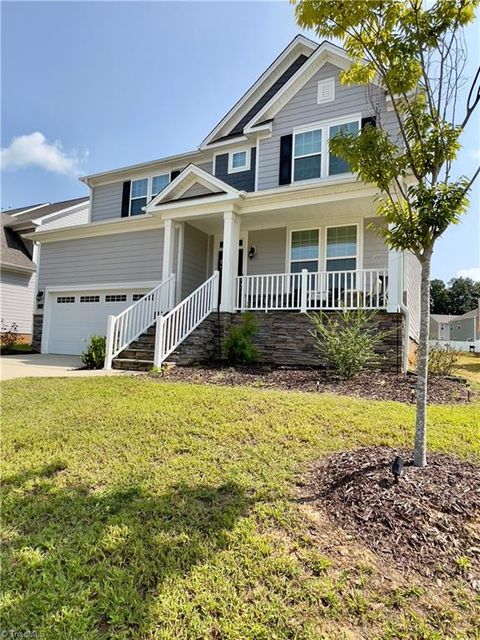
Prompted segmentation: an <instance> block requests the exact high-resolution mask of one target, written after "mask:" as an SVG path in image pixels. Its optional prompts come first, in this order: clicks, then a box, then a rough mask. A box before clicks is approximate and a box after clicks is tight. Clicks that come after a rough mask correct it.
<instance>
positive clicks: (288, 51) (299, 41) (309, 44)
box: [200, 35, 318, 149]
mask: <svg viewBox="0 0 480 640" xmlns="http://www.w3.org/2000/svg"><path fill="white" fill-rule="evenodd" d="M317 47H318V43H317V42H314V41H313V40H310V39H309V38H306V37H305V36H303V35H297V36H295V38H294V39H293V40H292V41H291V42H290V44H288V45H287V47H286V48H285V49H284V50H283V51H282V53H281V54H280V55H279V56H278V57H277V58H276V59H275V60H274V61H273V62H272V64H271V65H270V66H269V67H267V69H266V70H265V71H264V72H263V73H262V75H261V76H260V77H259V78H258V80H257V81H256V82H255V83H254V84H253V85H252V86H251V87H250V89H248V90H247V92H246V93H244V95H243V96H242V97H241V98H240V100H238V102H236V103H235V104H234V105H233V107H232V108H231V109H230V111H228V113H227V114H226V115H225V116H224V117H223V118H222V120H220V122H219V123H218V124H217V126H216V127H215V128H214V129H213V130H212V131H211V132H210V133H209V134H208V136H207V137H206V138H205V139H204V140H202V142H201V144H200V149H202V148H203V147H205V146H206V145H208V143H209V142H210V141H211V140H213V139H214V138H215V137H216V136H217V135H218V134H219V132H220V131H221V130H222V128H223V127H225V126H226V125H227V124H229V125H230V126H231V127H234V126H235V124H236V122H235V118H236V120H237V122H238V121H240V120H241V118H242V117H243V115H245V113H247V112H248V108H249V106H250V105H249V104H247V103H249V102H254V101H255V100H256V99H258V98H259V97H260V95H261V93H262V92H264V90H266V89H265V88H264V86H263V85H265V83H266V81H267V80H268V79H270V78H272V83H271V84H273V83H274V82H275V81H276V80H277V78H276V77H273V76H275V75H278V77H280V75H281V74H282V73H283V71H284V70H285V69H283V68H282V66H283V65H285V62H286V60H287V59H288V58H290V57H292V53H294V52H295V50H296V49H298V51H297V54H298V55H301V53H302V52H303V53H304V54H305V53H308V52H310V54H312V55H313V53H312V52H313V51H315V50H316V49H317ZM287 66H288V65H286V67H287ZM275 72H276V73H275ZM257 93H258V94H259V95H255V94H257Z"/></svg>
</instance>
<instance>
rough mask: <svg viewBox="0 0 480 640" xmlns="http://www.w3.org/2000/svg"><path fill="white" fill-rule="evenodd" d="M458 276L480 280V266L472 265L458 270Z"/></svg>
mask: <svg viewBox="0 0 480 640" xmlns="http://www.w3.org/2000/svg"><path fill="white" fill-rule="evenodd" d="M457 277H458V278H471V279H472V280H478V281H480V267H471V268H470V269H459V270H458V271H457Z"/></svg>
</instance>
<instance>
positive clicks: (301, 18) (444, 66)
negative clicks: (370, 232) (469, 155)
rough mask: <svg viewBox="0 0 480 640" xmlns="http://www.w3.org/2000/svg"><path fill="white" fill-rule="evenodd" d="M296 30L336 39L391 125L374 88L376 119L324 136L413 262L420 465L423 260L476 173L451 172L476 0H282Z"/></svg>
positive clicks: (422, 459)
mask: <svg viewBox="0 0 480 640" xmlns="http://www.w3.org/2000/svg"><path fill="white" fill-rule="evenodd" d="M292 2H293V3H294V4H295V5H296V18H297V22H298V24H299V25H300V26H301V27H304V28H307V29H313V30H314V31H315V32H316V33H317V34H318V35H319V36H321V37H323V38H335V39H338V40H340V41H341V43H342V45H343V47H344V48H345V50H346V52H347V53H348V55H349V56H350V58H351V60H352V65H351V66H350V68H349V69H347V70H344V71H342V72H341V75H340V80H341V82H342V83H344V84H347V85H348V84H356V85H358V84H361V85H365V86H366V88H367V90H368V88H370V87H372V86H376V87H377V88H378V87H379V88H380V89H381V92H384V94H385V95H386V98H387V100H388V101H389V103H390V104H391V107H392V109H393V115H394V118H395V124H396V127H395V130H396V133H395V134H393V133H392V132H391V131H390V129H389V130H387V129H386V128H384V127H383V126H382V121H381V117H382V109H381V108H380V107H381V105H380V101H379V94H378V92H377V94H376V96H377V98H376V100H375V101H374V100H372V109H373V110H374V113H375V115H376V118H377V120H376V125H377V126H366V127H364V128H363V129H362V131H360V132H359V134H358V135H353V134H349V133H347V132H341V133H339V134H338V135H337V136H335V138H333V139H332V140H331V141H330V148H331V150H332V152H333V153H334V154H335V155H339V156H341V157H343V158H344V159H345V160H347V161H348V162H349V164H350V167H351V169H352V170H353V171H354V172H356V173H357V174H358V177H359V179H361V180H363V181H365V182H368V183H373V184H375V185H376V186H377V187H378V189H379V191H380V194H381V195H380V197H379V200H378V210H377V212H378V214H379V215H381V216H382V217H383V219H384V220H385V221H386V223H387V225H386V227H385V231H384V235H385V239H386V242H387V244H388V245H389V247H391V248H392V249H395V250H399V251H407V252H411V253H413V254H414V255H415V256H416V257H417V259H418V260H419V262H420V267H421V288H420V289H421V290H420V306H421V321H420V337H419V346H418V379H417V405H416V409H417V412H416V429H415V445H414V456H413V457H414V464H415V465H416V466H419V467H423V466H425V465H426V435H427V413H426V407H427V376H428V337H429V312H430V311H429V307H430V264H431V257H432V253H433V250H434V246H435V242H436V240H437V239H438V238H439V237H440V236H441V235H442V233H443V232H444V231H445V230H446V229H447V227H448V226H449V225H450V224H456V223H458V221H459V219H460V216H461V214H462V213H463V212H464V211H465V210H466V208H467V206H468V200H467V194H468V191H469V189H470V187H471V185H472V183H473V181H474V180H475V178H476V177H477V176H478V174H479V172H480V167H479V168H477V169H476V171H475V172H474V173H473V174H472V176H470V177H464V176H462V177H455V176H454V175H453V172H452V163H453V161H454V160H455V158H456V157H457V154H458V151H459V149H460V142H459V138H460V136H461V134H462V132H463V131H464V130H465V128H466V127H467V125H468V122H469V120H470V118H471V116H472V113H473V112H474V109H475V108H476V106H477V104H478V102H479V100H480V94H479V89H478V82H479V73H480V70H479V71H477V74H476V76H475V78H474V80H473V82H472V84H471V88H470V91H469V93H468V98H467V100H466V104H465V105H464V108H463V110H462V113H461V114H460V110H459V105H458V104H457V102H458V101H457V97H458V91H459V88H460V86H461V84H462V71H463V68H464V63H465V58H466V53H465V50H464V46H463V39H462V30H463V29H464V27H465V26H466V25H468V24H469V23H471V22H473V21H474V19H475V8H476V7H477V6H478V4H479V0H435V1H434V2H432V3H431V4H429V5H426V4H425V2H424V0H402V1H400V0H358V1H356V2H348V1H344V0H292Z"/></svg>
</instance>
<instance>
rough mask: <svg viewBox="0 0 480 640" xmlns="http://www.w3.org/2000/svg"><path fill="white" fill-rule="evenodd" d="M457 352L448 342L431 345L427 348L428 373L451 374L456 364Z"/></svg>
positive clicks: (436, 374)
mask: <svg viewBox="0 0 480 640" xmlns="http://www.w3.org/2000/svg"><path fill="white" fill-rule="evenodd" d="M459 356H460V354H459V352H458V351H455V349H454V348H453V347H451V346H450V345H449V344H447V345H445V346H443V345H441V344H440V343H438V342H437V343H436V344H434V345H431V346H430V348H429V349H428V373H430V374H431V375H432V376H451V375H453V374H454V373H455V369H456V368H457V365H458V359H459Z"/></svg>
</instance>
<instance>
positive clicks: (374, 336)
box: [310, 309, 391, 379]
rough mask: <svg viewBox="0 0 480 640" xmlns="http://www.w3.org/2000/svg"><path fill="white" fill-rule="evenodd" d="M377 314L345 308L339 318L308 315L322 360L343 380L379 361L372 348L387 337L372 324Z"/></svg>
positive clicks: (321, 313)
mask: <svg viewBox="0 0 480 640" xmlns="http://www.w3.org/2000/svg"><path fill="white" fill-rule="evenodd" d="M375 316H376V312H368V311H365V310H363V309H357V310H355V311H351V310H349V309H345V310H344V311H342V312H341V313H339V314H338V315H329V314H327V313H324V312H320V313H314V314H311V315H310V319H311V321H312V324H313V331H312V332H311V334H312V336H313V338H314V340H315V347H316V349H318V351H319V353H320V356H321V358H322V359H324V360H326V361H327V363H328V364H329V365H330V366H331V367H333V368H334V369H335V370H336V371H337V372H338V374H339V375H340V376H341V377H342V378H345V379H349V378H352V377H353V376H354V375H355V374H356V373H358V372H359V371H362V369H364V368H365V367H366V366H367V365H368V364H371V363H372V362H375V361H376V360H379V359H380V356H378V355H377V354H376V353H375V346H376V345H377V344H378V343H379V342H381V341H382V340H383V338H385V336H387V335H389V334H390V333H391V332H390V331H379V330H378V329H376V327H375V326H373V324H372V320H373V319H374V318H375Z"/></svg>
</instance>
